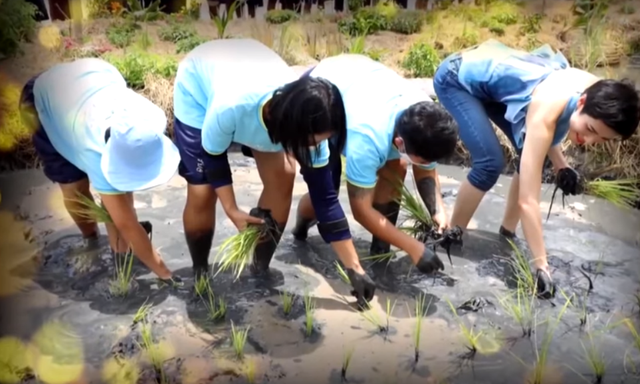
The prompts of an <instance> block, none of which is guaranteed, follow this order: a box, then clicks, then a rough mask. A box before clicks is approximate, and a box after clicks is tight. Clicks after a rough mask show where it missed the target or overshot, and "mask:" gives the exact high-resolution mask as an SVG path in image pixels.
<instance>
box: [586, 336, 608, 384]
mask: <svg viewBox="0 0 640 384" xmlns="http://www.w3.org/2000/svg"><path fill="white" fill-rule="evenodd" d="M588 339H589V344H588V346H585V344H584V342H582V341H580V345H582V350H583V351H584V357H583V361H584V362H585V363H587V364H588V365H589V367H590V368H591V372H592V374H593V377H594V378H595V383H596V384H600V383H602V380H603V379H604V374H605V371H606V369H607V360H606V359H605V357H604V354H603V353H602V352H601V351H600V350H599V349H598V346H597V344H596V343H594V340H593V335H592V334H591V333H589V334H588Z"/></svg>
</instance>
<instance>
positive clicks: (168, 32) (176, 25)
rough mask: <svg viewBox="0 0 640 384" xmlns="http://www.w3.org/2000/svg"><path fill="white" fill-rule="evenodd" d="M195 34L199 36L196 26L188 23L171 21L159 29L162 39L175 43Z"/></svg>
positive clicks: (159, 35)
mask: <svg viewBox="0 0 640 384" xmlns="http://www.w3.org/2000/svg"><path fill="white" fill-rule="evenodd" d="M194 36H197V32H196V30H195V28H194V27H193V25H191V24H186V23H180V22H171V23H169V24H167V25H165V26H163V27H162V28H160V29H159V30H158V37H159V38H160V40H162V41H170V42H172V43H174V44H177V43H178V42H179V41H181V40H185V39H189V38H192V37H194Z"/></svg>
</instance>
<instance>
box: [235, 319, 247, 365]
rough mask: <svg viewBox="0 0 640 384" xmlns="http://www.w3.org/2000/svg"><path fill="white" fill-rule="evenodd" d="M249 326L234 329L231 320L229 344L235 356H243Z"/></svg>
mask: <svg viewBox="0 0 640 384" xmlns="http://www.w3.org/2000/svg"><path fill="white" fill-rule="evenodd" d="M249 328H250V327H247V328H245V329H236V327H235V325H234V324H233V321H232V322H231V346H232V347H233V351H234V353H235V355H236V358H238V359H239V360H242V359H243V358H244V345H245V344H246V343H247V338H248V337H249Z"/></svg>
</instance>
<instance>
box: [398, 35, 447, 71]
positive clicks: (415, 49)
mask: <svg viewBox="0 0 640 384" xmlns="http://www.w3.org/2000/svg"><path fill="white" fill-rule="evenodd" d="M439 64H440V56H439V55H438V51H436V50H435V49H434V48H433V47H432V46H431V45H429V44H427V43H424V42H418V43H414V44H412V45H411V47H410V48H409V52H408V53H407V55H406V56H405V58H404V60H403V61H402V64H401V65H402V68H404V69H405V70H407V71H408V72H409V75H410V76H411V77H433V75H434V74H435V73H436V70H437V69H438V65H439Z"/></svg>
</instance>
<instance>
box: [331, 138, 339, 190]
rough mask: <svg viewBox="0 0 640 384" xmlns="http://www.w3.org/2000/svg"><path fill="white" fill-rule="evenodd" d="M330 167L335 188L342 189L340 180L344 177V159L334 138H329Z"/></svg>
mask: <svg viewBox="0 0 640 384" xmlns="http://www.w3.org/2000/svg"><path fill="white" fill-rule="evenodd" d="M329 151H330V152H329V167H331V180H332V181H333V189H334V190H335V191H336V192H339V191H340V182H341V179H342V159H341V158H340V153H339V152H338V148H337V147H336V145H335V143H334V141H333V140H331V139H329Z"/></svg>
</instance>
